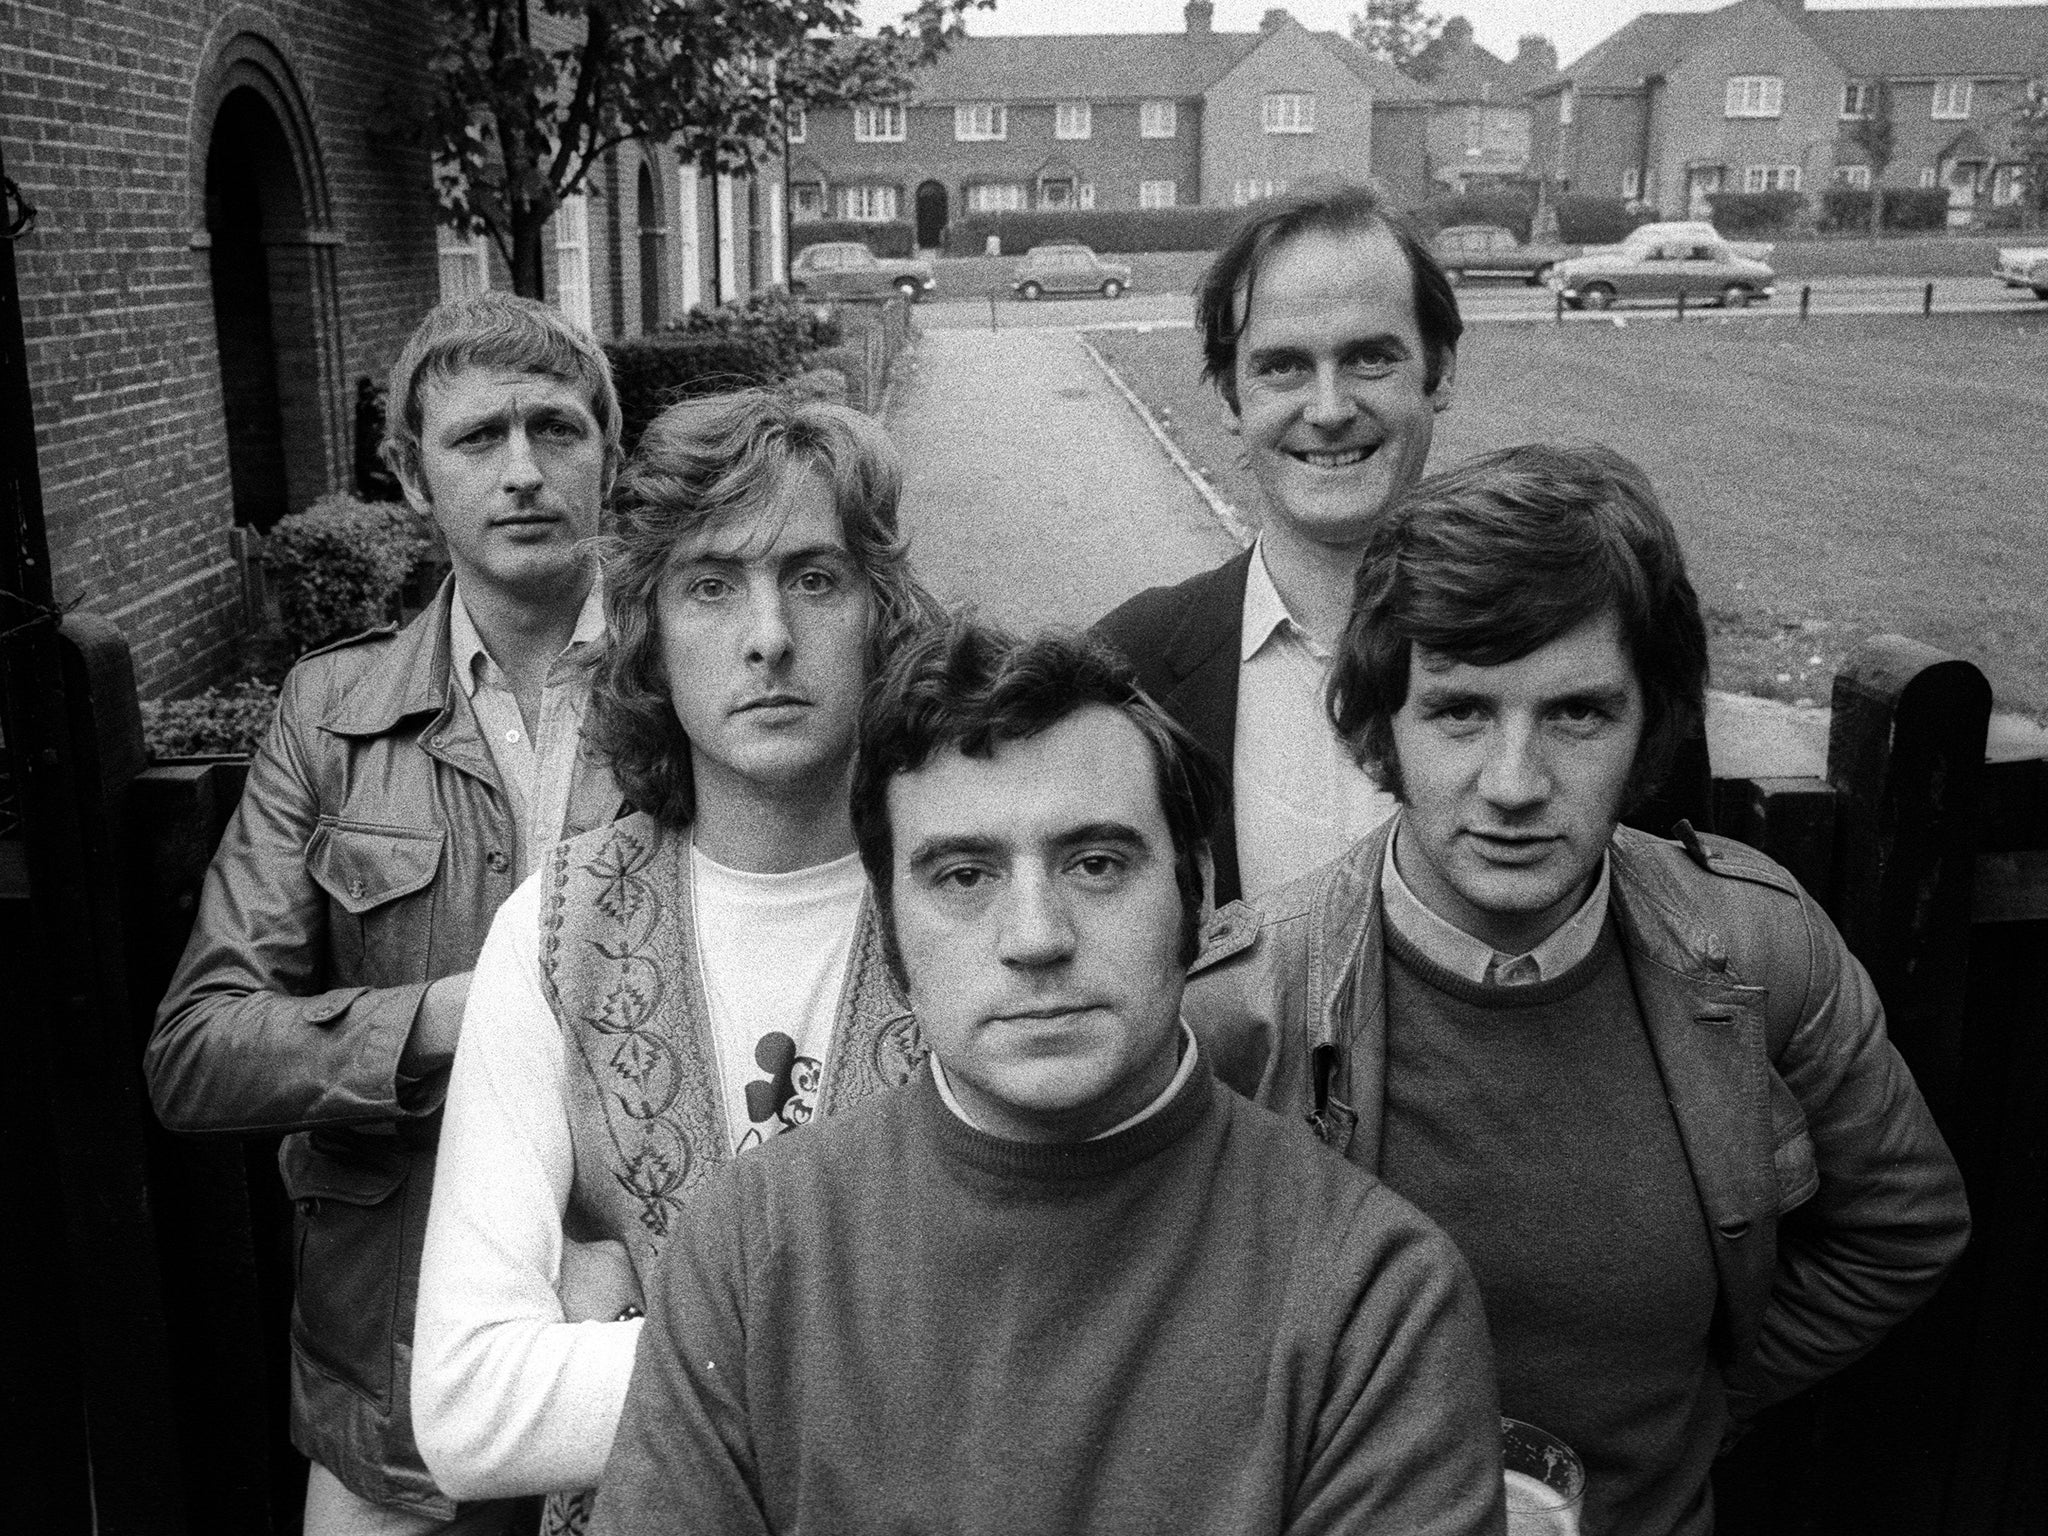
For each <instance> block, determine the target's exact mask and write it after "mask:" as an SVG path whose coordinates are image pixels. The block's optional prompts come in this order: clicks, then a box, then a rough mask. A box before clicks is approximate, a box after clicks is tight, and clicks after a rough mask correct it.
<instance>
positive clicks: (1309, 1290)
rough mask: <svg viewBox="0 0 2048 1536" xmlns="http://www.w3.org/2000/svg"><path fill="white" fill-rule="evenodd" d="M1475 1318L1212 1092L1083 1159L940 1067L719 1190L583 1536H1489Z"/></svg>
mask: <svg viewBox="0 0 2048 1536" xmlns="http://www.w3.org/2000/svg"><path fill="white" fill-rule="evenodd" d="M1494 1409H1495V1404H1494V1394H1493V1385H1492V1380H1491V1371H1490V1359H1489V1351H1488V1348H1487V1344H1486V1340H1485V1324H1484V1321H1483V1318H1482V1317H1481V1314H1480V1308H1479V1301H1478V1297H1477V1294H1476V1292H1475V1291H1474V1289H1473V1286H1472V1281H1471V1278H1470V1276H1469V1274H1468V1273H1467V1271H1466V1269H1465V1267H1464V1264H1463V1262H1462V1261H1461V1260H1460V1259H1459V1258H1458V1256H1457V1254H1456V1253H1455V1251H1454V1250H1453V1249H1452V1248H1451V1245H1450V1244H1449V1242H1448V1241H1446V1240H1445V1238H1444V1237H1443V1235H1442V1234H1441V1233H1440V1232H1438V1231H1437V1230H1436V1228H1434V1227H1433V1226H1431V1225H1430V1224H1429V1223H1428V1222H1426V1221H1424V1220H1423V1219H1422V1218H1421V1217H1420V1216H1418V1215H1417V1214H1416V1212H1415V1211H1414V1209H1413V1208H1412V1207H1411V1206H1409V1205H1408V1204H1407V1203H1406V1202H1405V1201H1403V1200H1401V1199H1400V1198H1399V1197H1398V1196H1396V1195H1394V1194H1393V1193H1392V1192H1391V1191H1390V1190H1388V1189H1387V1188H1386V1187H1385V1186H1384V1185H1381V1184H1379V1183H1378V1182H1377V1181H1375V1180H1374V1179H1372V1178H1371V1177H1369V1176H1368V1175H1366V1174H1364V1173H1362V1172H1361V1171H1360V1170H1358V1169H1356V1168H1354V1167H1352V1166H1351V1165H1350V1164H1348V1163H1346V1162H1344V1161H1343V1160H1342V1159H1340V1158H1338V1157H1336V1156H1335V1155H1334V1154H1332V1153H1330V1152H1328V1151H1327V1150H1326V1149H1324V1148H1323V1147H1322V1146H1320V1145H1319V1144H1318V1143H1317V1142H1316V1141H1315V1140H1314V1138H1313V1137H1312V1136H1311V1135H1310V1134H1309V1133H1308V1131H1307V1129H1306V1128H1305V1127H1298V1126H1294V1125H1290V1124H1288V1123H1286V1122H1284V1121H1282V1120H1281V1119H1279V1118H1278V1117H1277V1116H1275V1115H1272V1114H1270V1113H1268V1112H1267V1111H1265V1110H1262V1109H1259V1108H1256V1107H1255V1106H1253V1105H1251V1104H1249V1103H1247V1102H1246V1101H1244V1100H1243V1099H1240V1098H1238V1097H1237V1096H1236V1095H1235V1094H1233V1093H1231V1092H1229V1091H1228V1090H1226V1089H1223V1088H1220V1087H1218V1086H1216V1085H1215V1083H1214V1081H1213V1080H1212V1078H1211V1077H1210V1075H1209V1072H1208V1070H1207V1068H1206V1067H1198V1069H1197V1070H1196V1071H1195V1072H1194V1073H1193V1074H1191V1076H1190V1078H1189V1080H1188V1082H1187V1083H1186V1084H1185V1085H1184V1086H1183V1087H1182V1088H1181V1090H1180V1091H1179V1092H1178V1093H1177V1094H1175V1096H1174V1097H1173V1099H1172V1100H1171V1101H1170V1102H1169V1103H1168V1104H1166V1105H1165V1106H1164V1107H1163V1108H1162V1109H1161V1110H1160V1111H1159V1113H1157V1114H1156V1115H1153V1116H1152V1117H1150V1118H1149V1119H1146V1120H1144V1121H1141V1122H1140V1123H1139V1124H1137V1125H1135V1126H1133V1127H1131V1128H1129V1129H1128V1130H1125V1131H1123V1132H1120V1133H1118V1134H1117V1135H1115V1136H1111V1137H1106V1138H1104V1139H1102V1140H1100V1141H1091V1142H1083V1143H1079V1144H1070V1145H1060V1146H1040V1145H1032V1144H1026V1143H1020V1142H1013V1141H1006V1140H1001V1139H999V1138H996V1137H992V1136H988V1135H984V1134H983V1133H981V1132H979V1131H977V1130H975V1129H973V1128H972V1127H970V1126H968V1125H966V1124H965V1123H963V1122H962V1121H961V1120H960V1119H959V1118H958V1117H957V1116H956V1115H954V1114H953V1113H952V1112H951V1111H950V1110H949V1109H947V1108H946V1106H945V1104H944V1102H943V1100H942V1099H941V1098H940V1097H939V1094H938V1091H937V1089H936V1088H935V1087H934V1086H933V1083H932V1080H931V1075H930V1074H929V1073H928V1072H920V1073H919V1074H918V1075H917V1077H916V1078H915V1079H914V1080H913V1081H912V1082H911V1083H909V1084H907V1085H906V1086H905V1087H903V1088H901V1089H898V1090H894V1091H892V1092H889V1093H886V1094H883V1095H880V1096H878V1097H877V1098H874V1099H872V1100H869V1101H868V1102H866V1103H864V1104H862V1105H860V1106H858V1107H856V1108H855V1109H853V1110H850V1111H848V1112H846V1113H844V1114H842V1115H839V1116H837V1117H835V1118H833V1119H831V1120H829V1121H826V1122H824V1123H823V1124H821V1125H814V1126H810V1127H806V1128H805V1129H804V1131H803V1132H801V1133H800V1134H798V1135H794V1136H786V1137H782V1138H779V1139H778V1140H776V1141H773V1142H770V1143H769V1144H768V1145H767V1146H766V1147H764V1148H762V1149H761V1150H759V1151H757V1152H754V1153H751V1154H749V1155H748V1156H746V1157H743V1158H739V1159H737V1160H736V1161H734V1162H732V1163H730V1164H727V1165H725V1166H723V1167H720V1168H718V1169H716V1170H714V1171H713V1172H712V1173H710V1174H708V1175H707V1176H706V1177H705V1179H704V1182H703V1184H702V1185H701V1186H700V1187H699V1190H698V1192H697V1193H696V1194H695V1195H694V1196H693V1197H692V1200H691V1205H690V1209H689V1211H688V1213H687V1214H686V1216H685V1217H684V1220H683V1221H682V1223H681V1230H680V1231H679V1232H678V1233H677V1235H676V1236H675V1237H674V1238H673V1239H672V1240H671V1242H670V1245H669V1248H668V1251H667V1253H666V1254H665V1255H664V1258H663V1268H662V1270H661V1273H660V1275H659V1277H658V1280H657V1283H656V1285H655V1287H654V1294H653V1296H652V1298H651V1307H650V1314H649V1318H648V1323H647V1326H646V1328H645V1329H644V1330H643V1332H642V1334H641V1338H640V1348H639V1355H638V1357H637V1360H636V1363H635V1366H634V1372H633V1384H632V1389H631V1392H630V1393H629V1395H628V1398H627V1403H626V1410H625V1416H624V1419H623V1420H622V1422H621V1423H620V1426H619V1432H618V1438H617V1439H616V1441H615V1442H614V1444H613V1449H612V1456H611V1461H610V1462H609V1464H608V1465H607V1466H606V1468H605V1474H604V1478H603V1480H602V1482H601V1484H600V1488H599V1498H598V1506H597V1517H596V1522H595V1524H594V1525H593V1527H592V1529H593V1531H596V1532H607V1533H612V1536H625V1533H630V1536H648V1533H653V1532H669V1531H676V1532H684V1531H688V1532H717V1533H720V1536H729V1533H735V1532H762V1531H773V1532H778V1533H787V1536H828V1533H830V1536H859V1533H863V1532H876V1533H880V1532H890V1533H902V1532H913V1531H920V1532H921V1531H930V1532H947V1533H960V1536H971V1533H989V1536H995V1533H999V1532H1000V1533H1005V1536H1033V1533H1045V1536H1083V1533H1091V1532H1099V1533H1102V1536H1141V1533H1145V1532H1159V1533H1162V1536H1164V1533H1169V1532H1171V1533H1175V1536H1184V1533H1189V1536H1191V1533H1200V1532H1215V1533H1217V1536H1224V1533H1228V1536H1257V1533H1262V1532H1281V1531H1286V1532H1301V1533H1307V1532H1340V1531H1341V1532H1368V1531H1384V1532H1388V1533H1396V1532H1398V1533H1402V1536H1416V1533H1444V1536H1450V1533H1467V1532H1498V1531H1500V1529H1501V1514H1500V1505H1499V1489H1500V1474H1499V1463H1498V1461H1497V1459H1496V1458H1497V1455H1498V1446H1497V1439H1496V1435H1495V1423H1494V1419H1493V1414H1494Z"/></svg>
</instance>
